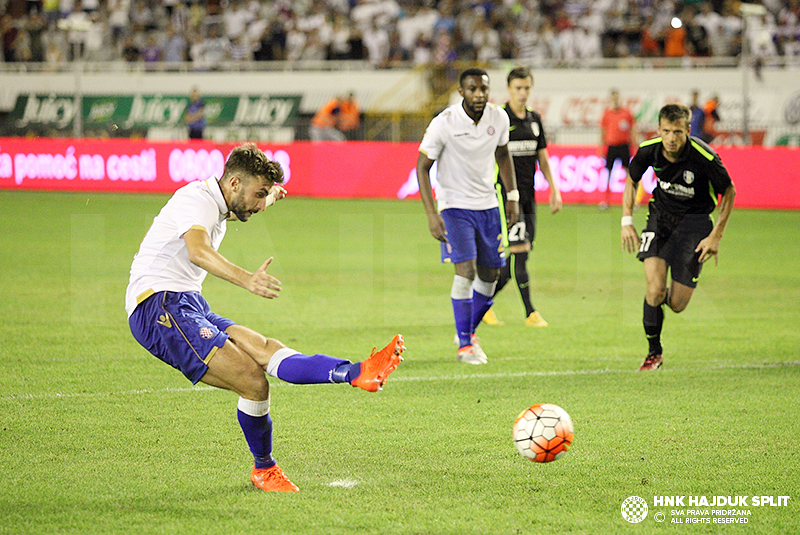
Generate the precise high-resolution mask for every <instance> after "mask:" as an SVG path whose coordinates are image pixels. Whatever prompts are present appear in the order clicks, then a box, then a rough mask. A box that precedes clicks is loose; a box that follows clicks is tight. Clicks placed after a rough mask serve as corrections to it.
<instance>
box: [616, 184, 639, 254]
mask: <svg viewBox="0 0 800 535" xmlns="http://www.w3.org/2000/svg"><path fill="white" fill-rule="evenodd" d="M636 186H637V184H636V182H634V181H633V179H632V178H631V176H630V175H628V178H627V179H626V180H625V191H624V192H623V193H622V218H623V223H622V230H621V231H620V235H621V237H622V250H623V251H627V252H629V253H635V252H636V251H638V250H639V244H640V243H641V241H640V240H639V235H638V234H637V233H636V227H634V226H633V203H634V202H635V201H636Z"/></svg>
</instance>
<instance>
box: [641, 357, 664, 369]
mask: <svg viewBox="0 0 800 535" xmlns="http://www.w3.org/2000/svg"><path fill="white" fill-rule="evenodd" d="M662 360H663V359H662V358H661V355H657V354H650V355H647V358H646V359H644V362H643V363H642V365H641V366H639V371H640V372H643V371H645V370H657V369H659V368H660V367H661V362H662Z"/></svg>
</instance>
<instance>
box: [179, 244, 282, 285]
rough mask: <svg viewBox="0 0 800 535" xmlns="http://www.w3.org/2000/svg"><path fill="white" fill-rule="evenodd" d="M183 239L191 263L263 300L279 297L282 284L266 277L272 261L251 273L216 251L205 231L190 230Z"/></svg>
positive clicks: (273, 278)
mask: <svg viewBox="0 0 800 535" xmlns="http://www.w3.org/2000/svg"><path fill="white" fill-rule="evenodd" d="M183 240H184V241H185V242H186V248H187V250H188V252H189V260H190V261H191V262H192V263H193V264H194V265H196V266H198V267H200V268H202V269H205V270H206V271H208V272H209V273H211V274H212V275H214V276H216V277H219V278H221V279H223V280H226V281H228V282H232V283H233V284H235V285H237V286H241V287H242V288H244V289H246V290H248V291H250V292H252V293H254V294H256V295H260V296H261V297H266V298H267V299H274V298H275V297H278V292H280V291H281V282H280V281H279V280H278V279H276V278H275V277H273V276H272V275H268V274H267V268H268V267H269V265H270V263H271V262H272V258H269V259H268V260H267V261H266V262H264V263H263V264H262V265H261V267H260V268H259V269H258V271H256V272H255V273H251V272H249V271H247V270H246V269H243V268H240V267H239V266H237V265H236V264H234V263H233V262H231V261H230V260H228V259H227V258H225V257H224V256H222V255H221V254H219V253H218V252H217V251H215V250H214V248H213V247H211V239H210V238H209V237H208V233H207V232H206V231H205V230H202V229H197V228H194V229H191V230H189V231H188V232H186V233H185V234H184V235H183Z"/></svg>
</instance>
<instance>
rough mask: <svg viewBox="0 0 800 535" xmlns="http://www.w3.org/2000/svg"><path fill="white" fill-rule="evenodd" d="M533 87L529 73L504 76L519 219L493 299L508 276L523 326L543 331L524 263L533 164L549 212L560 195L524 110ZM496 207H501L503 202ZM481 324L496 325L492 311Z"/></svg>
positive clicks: (535, 122) (533, 120)
mask: <svg viewBox="0 0 800 535" xmlns="http://www.w3.org/2000/svg"><path fill="white" fill-rule="evenodd" d="M532 87H533V75H532V74H531V71H530V70H528V69H526V68H524V67H519V68H516V69H514V70H512V71H511V72H510V73H509V74H508V95H509V101H508V103H506V105H505V106H503V109H504V110H505V111H506V113H507V114H508V118H509V120H510V121H511V126H510V132H509V142H508V150H509V152H511V156H512V158H513V160H514V171H515V173H516V175H517V187H518V189H519V212H520V213H519V219H518V220H517V223H516V224H514V225H512V226H511V227H510V228H509V229H508V248H507V249H506V251H507V252H508V253H509V256H508V257H507V258H508V262H506V265H505V267H504V268H502V270H501V271H500V279H499V280H498V282H497V288H496V290H495V295H497V292H499V291H500V290H501V289H502V288H503V286H505V285H506V283H508V281H509V280H511V277H512V274H513V277H514V279H515V280H516V282H517V287H518V288H519V294H520V296H521V297H522V303H523V305H524V306H525V325H527V326H529V327H546V326H547V322H546V321H545V320H544V318H542V316H541V314H539V312H538V311H537V310H536V308H535V307H534V306H533V303H532V302H531V296H530V287H529V285H530V276H529V275H528V269H527V267H526V263H527V261H528V253H529V252H530V251H531V250H532V244H533V241H534V238H535V236H536V199H535V196H534V193H535V192H534V189H533V186H534V180H533V177H534V175H535V173H536V163H537V162H538V163H539V168H540V169H541V170H542V174H543V175H544V177H545V179H546V180H547V182H548V184H549V185H550V211H551V213H556V212H558V211H559V210H561V192H560V191H559V189H558V186H557V185H556V184H555V182H554V181H553V175H552V173H551V172H550V161H549V159H548V158H549V157H548V154H547V139H546V138H545V135H544V127H543V126H542V118H541V117H540V116H539V114H538V113H536V112H535V111H533V110H531V109H530V108H528V107H527V105H526V103H527V101H528V97H529V96H530V92H531V88H532ZM497 184H498V187H499V188H501V191H502V194H503V199H504V200H505V189H504V188H503V185H502V181H501V180H498V181H497ZM500 206H501V207H502V206H505V203H504V202H501V203H500ZM483 320H484V321H485V322H486V323H488V324H490V325H500V324H502V323H503V322H501V321H499V320H498V319H497V316H496V315H495V313H494V311H493V310H492V309H489V311H488V312H487V313H486V315H485V316H484V318H483Z"/></svg>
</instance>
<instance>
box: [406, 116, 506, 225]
mask: <svg viewBox="0 0 800 535" xmlns="http://www.w3.org/2000/svg"><path fill="white" fill-rule="evenodd" d="M509 126H510V123H509V119H508V114H506V112H505V111H503V110H502V109H500V108H498V107H497V106H495V105H494V104H491V103H487V104H486V108H485V109H484V110H483V115H482V116H481V119H480V121H478V124H475V122H474V121H473V120H472V118H470V116H469V115H467V112H466V111H464V108H463V106H462V103H458V104H454V105H452V106H449V107H448V108H446V109H445V110H444V111H443V112H442V113H440V114H439V115H437V116H436V117H434V118H433V120H432V121H431V124H429V125H428V128H427V130H425V135H424V136H423V137H422V143H420V146H419V151H420V152H421V153H423V154H424V155H425V156H427V157H428V158H430V159H431V160H436V165H437V171H436V179H437V181H438V182H439V186H438V187H437V188H436V201H437V205H438V209H439V211H440V212H441V211H442V210H444V209H446V208H464V209H467V210H488V209H489V208H495V207H497V206H498V203H497V194H496V192H495V189H494V184H495V176H496V175H495V156H494V153H495V150H496V149H497V147H502V146H504V145H507V144H508V132H509Z"/></svg>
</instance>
